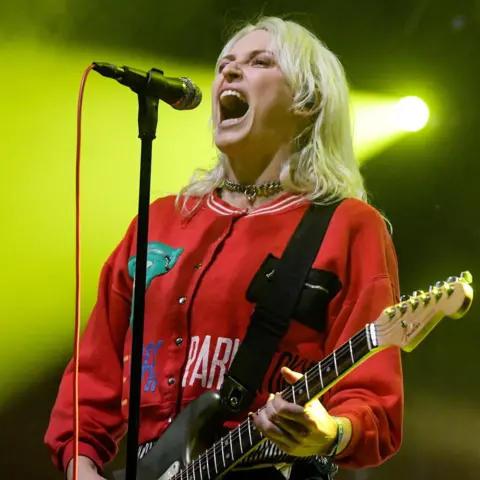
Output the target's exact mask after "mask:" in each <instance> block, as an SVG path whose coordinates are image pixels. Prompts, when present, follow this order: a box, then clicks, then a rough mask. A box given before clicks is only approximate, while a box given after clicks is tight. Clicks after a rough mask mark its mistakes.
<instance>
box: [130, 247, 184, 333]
mask: <svg viewBox="0 0 480 480" xmlns="http://www.w3.org/2000/svg"><path fill="white" fill-rule="evenodd" d="M183 250H184V249H183V248H173V247H170V246H169V245H165V244H164V243H160V242H149V243H148V245H147V279H146V285H145V290H146V289H147V288H148V287H149V285H150V283H151V282H152V280H153V279H154V278H155V277H157V276H159V275H164V274H165V273H167V272H169V271H170V270H171V269H172V268H173V267H174V266H175V264H176V263H177V261H178V259H179V258H180V255H181V254H182V253H183ZM136 267H137V257H131V258H130V259H129V260H128V274H129V275H130V278H131V279H132V280H133V281H134V282H135V269H136ZM134 302H135V298H134V294H133V295H132V312H131V314H130V326H132V322H133V305H134Z"/></svg>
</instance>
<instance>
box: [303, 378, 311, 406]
mask: <svg viewBox="0 0 480 480" xmlns="http://www.w3.org/2000/svg"><path fill="white" fill-rule="evenodd" d="M303 378H304V379H305V389H306V390H307V397H308V399H309V400H310V389H309V388H308V380H307V372H305V373H304V375H303Z"/></svg>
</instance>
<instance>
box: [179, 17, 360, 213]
mask: <svg viewBox="0 0 480 480" xmlns="http://www.w3.org/2000/svg"><path fill="white" fill-rule="evenodd" d="M254 30H265V31H267V32H268V34H269V36H270V41H271V49H272V51H273V53H274V55H275V57H276V59H277V62H278V64H279V66H280V69H281V70H282V73H283V74H284V76H285V78H286V80H287V82H288V83H289V84H290V86H291V88H292V91H293V102H292V109H293V110H294V111H297V112H302V114H303V115H304V116H305V115H307V117H309V120H310V121H308V125H307V127H306V128H305V129H304V130H303V132H302V133H301V134H300V135H299V136H298V137H297V138H296V139H295V145H294V147H295V148H294V153H293V155H292V156H291V157H290V159H289V160H288V161H287V162H286V163H285V164H284V165H283V167H282V169H281V173H280V181H281V183H282V186H283V188H284V190H285V191H289V192H293V193H298V194H305V195H306V196H307V197H308V198H309V199H310V200H312V201H315V203H318V204H328V203H331V202H333V201H336V200H339V199H342V198H349V197H354V198H358V199H362V200H365V201H366V200H367V198H366V192H365V187H364V184H363V179H362V176H361V174H360V170H359V167H358V163H357V161H356V158H355V154H354V149H353V139H352V124H351V120H350V96H349V91H348V84H347V80H346V78H345V73H344V69H343V67H342V65H341V64H340V62H339V60H338V58H337V57H336V56H335V55H334V54H333V53H332V52H331V51H330V50H329V49H328V48H327V47H326V46H325V45H324V44H323V43H322V42H321V41H320V40H319V39H318V38H317V37H315V36H314V35H313V34H312V33H311V32H310V31H308V30H307V29H306V28H305V27H303V26H301V25H299V24H298V23H295V22H293V21H288V20H283V19H280V18H276V17H263V18H260V20H259V21H258V22H256V23H255V24H247V25H246V26H244V27H243V28H242V29H240V30H239V31H237V33H236V34H234V35H233V36H232V37H231V38H230V40H229V41H228V42H227V44H226V45H225V47H224V48H223V51H222V52H221V54H220V56H219V59H221V58H223V57H224V56H225V55H226V54H227V53H228V51H229V50H230V49H231V47H232V45H233V44H234V43H235V42H237V41H238V40H239V39H240V38H242V37H244V36H245V35H247V34H249V33H250V32H252V31H254ZM226 162H227V159H226V157H225V155H224V154H223V153H221V152H218V162H217V165H216V166H215V167H214V168H212V169H211V170H197V171H196V172H195V174H194V175H193V177H192V179H191V182H190V183H189V185H187V186H186V187H184V188H183V189H182V190H181V191H180V193H179V196H178V198H177V201H178V200H179V199H180V198H183V199H184V200H187V199H188V198H189V197H204V196H205V195H208V194H210V193H211V192H212V191H213V190H215V189H216V188H218V187H220V186H221V184H222V182H223V180H224V179H225V165H226ZM184 204H185V202H184Z"/></svg>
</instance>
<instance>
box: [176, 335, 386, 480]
mask: <svg viewBox="0 0 480 480" xmlns="http://www.w3.org/2000/svg"><path fill="white" fill-rule="evenodd" d="M367 328H368V327H365V328H363V329H362V330H360V331H359V332H357V333H356V334H355V335H354V336H353V337H352V338H351V339H350V341H347V342H346V343H345V344H343V345H341V346H340V347H339V348H338V349H337V350H335V354H336V356H341V355H344V354H346V353H349V350H350V344H351V345H352V348H354V347H357V346H358V345H360V344H362V343H365V342H367V335H368V334H369V333H367ZM375 328H376V332H377V333H382V332H381V330H380V329H383V327H377V326H376V327H375ZM388 328H390V326H387V329H388ZM369 350H370V349H369ZM361 358H363V356H362V357H361ZM361 358H359V359H358V360H360V359H361ZM334 363H335V361H334V358H333V352H332V353H331V354H330V355H328V356H327V357H325V358H324V359H323V360H321V361H320V362H317V363H316V365H315V366H313V367H312V368H310V369H309V370H307V372H306V373H307V376H308V377H309V378H310V379H312V380H313V381H315V378H312V376H311V375H312V373H315V374H316V375H317V376H318V379H320V375H319V372H317V370H319V364H321V368H322V371H323V370H324V368H325V369H328V372H330V371H331V369H332V368H333V367H334ZM355 363H357V361H356V362H355ZM352 365H353V364H352ZM309 371H310V372H311V373H310V375H308V372H309ZM336 378H337V377H336ZM302 382H303V384H304V385H303V386H302V390H304V389H305V388H306V385H305V380H304V377H302V378H301V379H300V380H298V382H296V383H295V384H294V385H297V387H299V386H300V384H301V383H302ZM330 383H331V382H330ZM292 387H293V384H292V386H290V387H287V388H286V389H284V390H283V391H282V392H281V393H282V395H283V394H285V395H291V394H290V391H291V390H292ZM283 398H285V399H286V400H287V398H286V397H285V396H284V397H283ZM264 408H265V405H264V406H262V407H261V408H259V410H258V411H261V410H263V409H264ZM249 424H250V425H249ZM249 429H250V430H253V431H254V432H256V433H258V434H260V432H259V431H258V430H257V429H256V428H255V425H253V423H251V421H250V419H249V418H248V419H247V420H245V421H243V422H242V423H241V424H240V425H238V426H237V427H234V428H233V429H232V430H233V433H231V432H232V430H230V431H229V434H228V436H230V438H231V440H225V437H222V438H221V439H220V440H217V441H216V442H215V443H214V444H213V445H212V446H211V447H210V448H208V449H207V450H206V451H205V452H203V453H202V454H201V455H200V456H199V457H197V458H196V459H195V460H194V461H193V462H191V463H190V464H189V465H187V466H186V467H185V468H183V469H182V470H181V471H179V472H178V473H177V474H176V475H175V477H173V479H175V480H177V479H178V480H180V479H182V478H183V474H185V473H186V474H187V475H188V473H190V471H191V472H192V473H193V471H194V470H198V471H200V465H201V463H204V462H209V461H211V460H212V459H213V457H214V456H217V455H218V454H221V451H222V444H225V443H226V442H229V441H233V440H240V441H242V440H241V439H242V438H243V434H245V433H246V432H248V430H249ZM260 435H261V434H260ZM262 437H263V435H262ZM257 443H258V442H257ZM252 446H253V447H254V446H255V444H254V445H250V446H249V449H251V448H252ZM240 455H241V456H243V454H240ZM232 460H233V461H235V460H234V459H232ZM197 464H198V465H197ZM227 467H228V466H227ZM227 467H225V468H227ZM187 472H188V473H187ZM179 475H181V476H179ZM185 478H186V477H185ZM192 478H193V475H192ZM173 479H172V480H173Z"/></svg>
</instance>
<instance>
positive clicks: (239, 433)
mask: <svg viewBox="0 0 480 480" xmlns="http://www.w3.org/2000/svg"><path fill="white" fill-rule="evenodd" d="M237 430H238V438H239V439H240V452H242V455H243V444H242V431H241V430H240V426H238V427H237Z"/></svg>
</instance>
